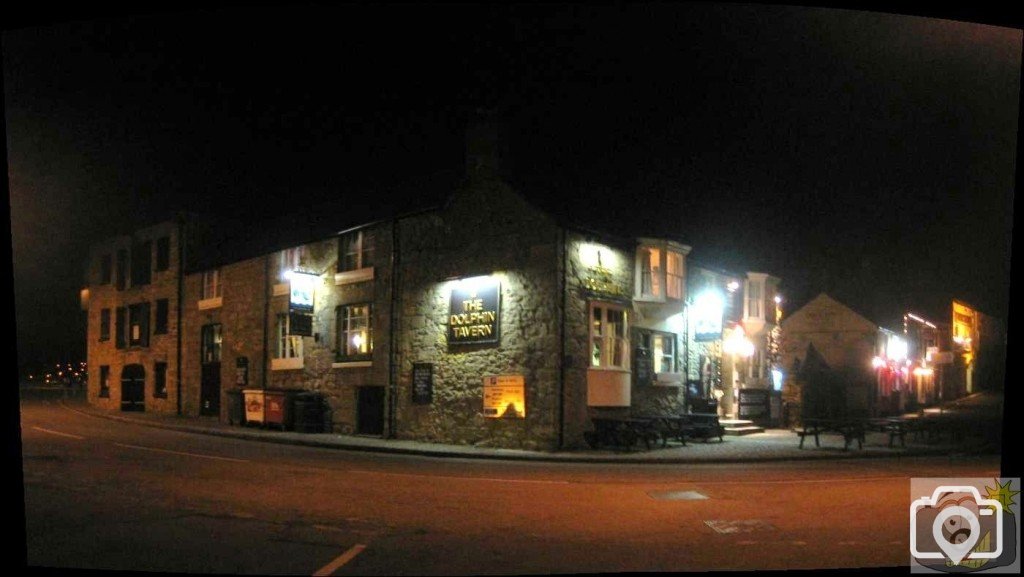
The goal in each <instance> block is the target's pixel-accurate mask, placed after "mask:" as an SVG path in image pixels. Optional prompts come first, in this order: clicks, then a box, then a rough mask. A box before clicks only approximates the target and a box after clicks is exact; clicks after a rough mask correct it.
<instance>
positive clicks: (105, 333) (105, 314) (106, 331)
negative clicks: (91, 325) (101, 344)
mask: <svg viewBox="0 0 1024 577" xmlns="http://www.w3.org/2000/svg"><path fill="white" fill-rule="evenodd" d="M100 340H101V341H109V340H110V309H103V310H101V311H100Z"/></svg>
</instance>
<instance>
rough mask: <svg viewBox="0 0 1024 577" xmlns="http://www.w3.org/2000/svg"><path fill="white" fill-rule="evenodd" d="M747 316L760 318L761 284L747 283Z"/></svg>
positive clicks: (755, 282)
mask: <svg viewBox="0 0 1024 577" xmlns="http://www.w3.org/2000/svg"><path fill="white" fill-rule="evenodd" d="M747 316H748V317H761V316H762V313H761V282H760V281H747Z"/></svg>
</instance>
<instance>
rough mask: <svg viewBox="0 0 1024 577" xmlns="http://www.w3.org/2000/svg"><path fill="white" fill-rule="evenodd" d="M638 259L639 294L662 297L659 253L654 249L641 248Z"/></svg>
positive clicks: (661, 273) (662, 278)
mask: <svg viewBox="0 0 1024 577" xmlns="http://www.w3.org/2000/svg"><path fill="white" fill-rule="evenodd" d="M639 257H640V294H641V295H642V296H649V297H660V296H663V294H664V293H663V292H662V285H663V284H664V274H663V270H662V268H661V251H660V250H658V249H656V248H649V247H648V248H642V249H640V253H639Z"/></svg>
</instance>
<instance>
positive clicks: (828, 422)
mask: <svg viewBox="0 0 1024 577" xmlns="http://www.w3.org/2000/svg"><path fill="white" fill-rule="evenodd" d="M866 425H867V423H866V422H865V421H864V420H863V419H842V418H840V419H803V423H802V424H801V426H800V428H799V429H797V431H796V434H797V436H799V437H800V448H801V449H803V448H804V441H805V440H806V438H807V437H809V436H812V437H814V446H815V447H820V446H821V441H820V439H819V437H820V436H821V435H823V434H827V433H837V434H840V435H842V436H843V450H844V451H845V450H847V449H849V448H850V445H851V444H852V443H853V441H857V448H858V449H863V448H864V435H865V433H866V428H867V426H866Z"/></svg>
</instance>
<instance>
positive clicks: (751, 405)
mask: <svg viewBox="0 0 1024 577" xmlns="http://www.w3.org/2000/svg"><path fill="white" fill-rule="evenodd" d="M768 399H769V391H768V389H740V399H739V405H740V407H739V408H740V415H739V416H740V418H747V419H753V418H758V417H767V416H768V414H769V412H768Z"/></svg>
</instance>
